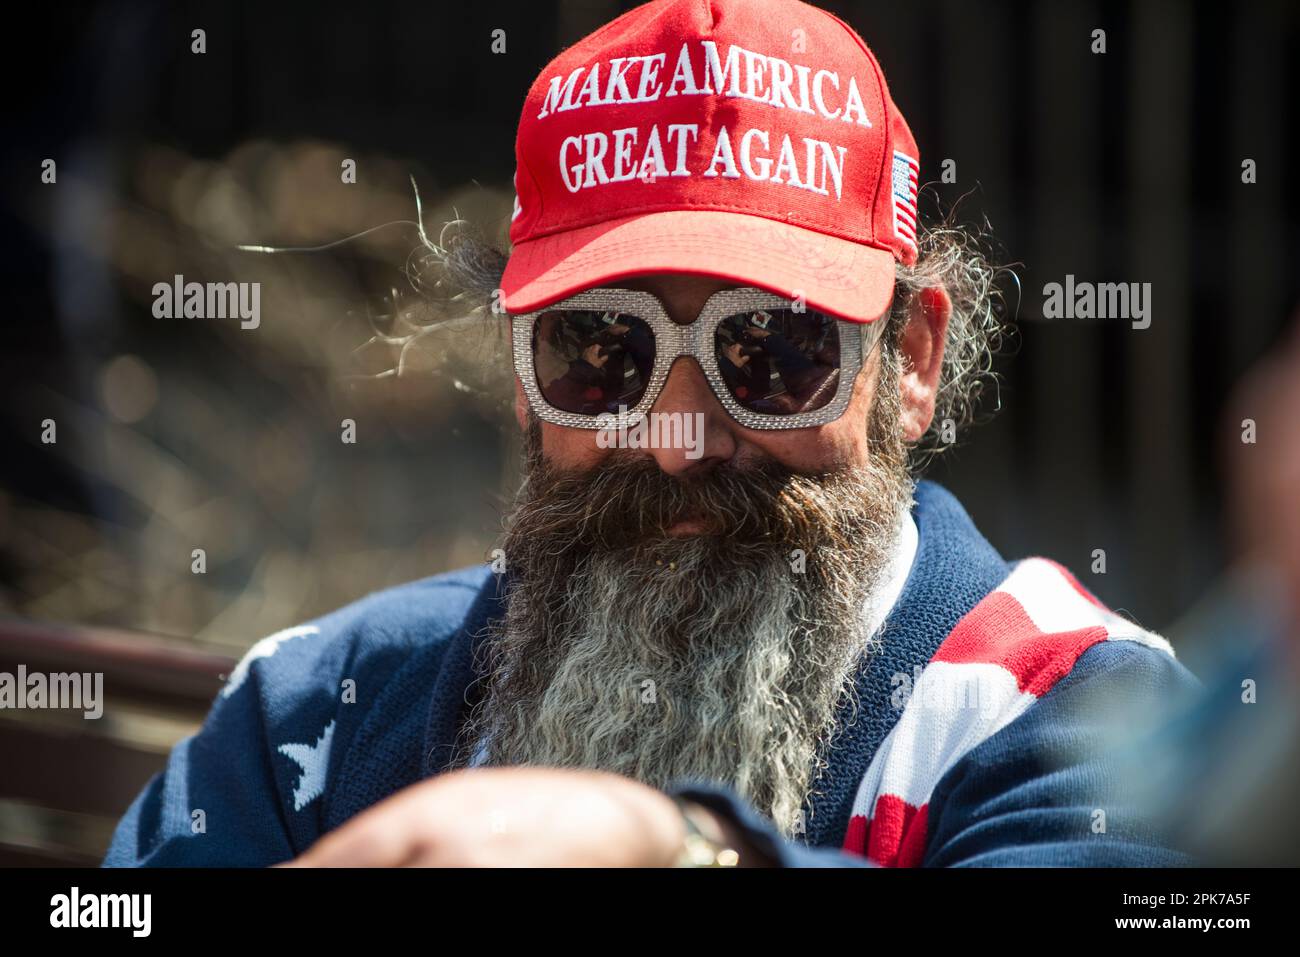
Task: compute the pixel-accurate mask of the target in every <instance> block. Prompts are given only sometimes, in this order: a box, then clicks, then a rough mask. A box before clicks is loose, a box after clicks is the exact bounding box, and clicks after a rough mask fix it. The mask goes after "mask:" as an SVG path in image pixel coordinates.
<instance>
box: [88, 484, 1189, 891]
mask: <svg viewBox="0 0 1300 957" xmlns="http://www.w3.org/2000/svg"><path fill="white" fill-rule="evenodd" d="M915 503H916V504H915V507H914V511H913V517H914V519H915V521H916V526H917V533H918V540H917V551H916V557H915V559H914V561H913V565H912V570H911V572H910V574H909V576H908V579H907V582H906V584H905V585H904V587H903V590H902V593H901V594H900V595H899V598H898V600H897V601H896V602H895V605H894V607H893V609H892V610H891V611H890V613H889V615H888V617H887V618H886V620H885V623H884V626H883V627H882V629H881V630H880V632H879V633H878V635H877V638H876V641H875V642H874V643H873V646H872V650H871V653H870V654H869V655H868V656H866V657H865V658H864V662H863V665H862V666H861V668H860V669H859V671H858V672H857V674H856V676H855V679H854V680H855V690H856V699H857V708H856V709H855V710H853V711H852V712H850V711H847V710H846V711H845V712H844V713H843V715H842V718H843V720H842V721H841V722H840V725H839V730H838V731H837V732H836V734H835V736H834V737H833V738H832V740H831V741H830V743H829V746H828V748H827V750H826V753H825V757H826V761H827V764H826V767H825V769H824V771H823V772H822V773H821V774H820V775H819V777H818V778H817V780H816V782H815V787H814V789H813V793H812V794H811V796H810V798H809V800H808V803H807V804H806V806H805V811H804V815H803V819H802V827H801V828H800V833H797V834H796V835H795V837H794V838H793V839H786V838H784V837H782V836H781V835H780V834H778V832H777V831H776V829H775V828H774V827H773V826H772V824H771V822H769V821H767V820H766V819H765V818H763V817H762V815H760V814H758V813H757V812H756V811H755V810H754V809H752V808H751V807H749V806H748V805H746V804H745V803H744V802H743V801H742V800H740V799H739V798H738V797H737V796H736V795H735V794H733V793H732V792H731V791H729V790H728V789H726V788H725V787H722V786H719V785H717V784H714V783H711V782H690V781H684V782H679V783H678V784H677V785H676V786H675V787H673V788H672V789H671V790H672V791H673V792H674V793H678V794H682V795H685V796H689V797H692V798H694V799H695V800H698V801H701V802H703V803H705V804H708V805H709V806H710V807H713V808H714V809H716V810H718V811H719V812H720V813H723V814H726V815H727V816H728V817H730V818H731V819H732V820H733V822H734V823H735V824H736V825H737V826H738V827H740V828H741V829H743V830H744V831H745V832H746V835H747V839H748V843H750V844H751V845H753V846H754V847H756V848H759V849H760V850H761V851H763V852H764V853H766V854H767V855H768V856H770V857H771V859H772V860H773V861H774V862H776V863H778V864H781V865H785V866H814V867H824V866H841V865H868V866H869V865H873V864H874V865H885V866H917V865H924V866H952V865H1012V866H1017V865H1092V866H1112V865H1113V866H1166V865H1179V864H1185V863H1188V858H1187V857H1186V856H1185V855H1184V854H1183V853H1181V852H1180V851H1179V850H1178V849H1176V848H1174V847H1171V846H1170V841H1169V840H1168V838H1167V836H1166V835H1165V834H1163V833H1162V830H1161V828H1160V827H1159V826H1158V823H1157V822H1155V821H1153V820H1152V819H1151V817H1150V815H1149V814H1146V813H1144V812H1143V811H1142V810H1141V809H1139V808H1138V807H1136V806H1134V805H1133V804H1131V803H1130V802H1128V800H1127V799H1126V797H1125V793H1124V791H1125V789H1124V786H1123V785H1124V780H1123V775H1122V774H1120V773H1119V770H1118V767H1117V764H1116V762H1115V760H1114V758H1113V756H1112V755H1111V753H1110V751H1111V749H1110V748H1109V747H1108V746H1107V743H1106V736H1105V733H1104V730H1103V726H1104V724H1105V721H1104V717H1105V715H1104V712H1105V711H1107V710H1108V709H1109V708H1111V707H1113V705H1114V703H1115V702H1116V701H1122V702H1142V701H1147V702H1153V703H1159V704H1161V705H1162V706H1168V707H1170V708H1173V707H1174V706H1175V705H1176V703H1177V702H1180V701H1184V700H1186V699H1187V698H1188V696H1190V695H1191V694H1193V693H1194V692H1195V691H1196V688H1197V682H1196V680H1195V679H1194V678H1193V677H1192V676H1191V674H1190V673H1189V672H1187V671H1186V669H1184V668H1183V667H1182V666H1181V665H1179V664H1178V663H1177V662H1176V661H1175V659H1174V656H1173V653H1172V650H1171V649H1170V647H1169V645H1168V644H1167V643H1166V642H1165V641H1164V640H1163V639H1161V638H1159V637H1158V636H1156V635H1153V634H1151V633H1149V632H1146V631H1144V630H1143V629H1141V628H1139V627H1138V626H1136V625H1134V624H1133V623H1131V622H1129V621H1127V620H1126V619H1124V618H1122V617H1120V616H1118V615H1116V614H1115V613H1113V612H1111V611H1109V610H1108V609H1107V608H1106V607H1105V606H1104V605H1102V604H1101V603H1100V602H1099V601H1097V599H1096V598H1094V597H1093V596H1092V595H1091V594H1090V593H1089V592H1088V591H1087V590H1086V589H1085V588H1084V587H1083V586H1082V585H1080V584H1079V582H1078V581H1077V580H1076V579H1075V578H1074V577H1073V576H1071V575H1070V573H1069V572H1067V571H1066V570H1065V569H1064V568H1062V567H1061V566H1060V565H1057V564H1056V563H1054V562H1051V561H1048V560H1045V559H1038V558H1033V559H1027V560H1024V561H1019V562H1012V563H1008V562H1006V561H1004V560H1003V559H1002V558H1001V557H1000V556H999V555H998V554H997V553H996V551H995V550H994V549H993V548H992V547H991V546H990V545H989V544H988V542H987V541H985V540H984V538H983V537H982V536H981V535H980V534H979V532H978V531H977V530H976V529H975V527H974V525H973V524H972V523H971V521H970V519H969V517H968V516H967V515H966V513H965V511H964V510H963V509H962V508H961V506H960V505H959V504H958V503H957V501H956V499H954V498H953V497H952V496H951V495H950V494H949V493H948V492H947V491H945V490H944V489H942V488H941V487H939V486H938V485H935V484H934V483H931V482H920V483H918V485H917V488H916V493H915ZM503 592H504V583H503V582H502V581H501V580H500V576H497V575H495V574H493V573H492V572H491V571H490V570H489V569H488V568H486V567H478V568H472V569H466V570H463V571H459V572H453V573H449V574H445V575H439V576H437V577H434V578H430V579H426V580H424V581H420V582H413V583H410V584H407V585H402V586H399V587H396V588H393V589H389V590H387V591H384V592H379V593H377V594H374V595H371V596H369V597H368V598H365V599H363V600H361V601H358V602H356V603H354V604H352V605H349V606H347V607H345V608H342V609H340V610H338V611H335V612H333V613H331V614H329V615H326V616H324V617H322V618H320V619H318V620H317V621H314V622H311V623H308V624H304V625H300V626H297V627H293V628H289V629H286V630H284V631H281V632H279V633H277V634H275V635H271V636H270V637H267V638H264V639H262V640H261V641H259V642H258V643H257V644H255V645H254V646H253V647H252V648H251V649H250V650H249V652H248V653H247V655H245V657H244V658H243V660H242V661H241V662H240V663H239V665H238V666H237V667H236V668H235V669H234V671H233V672H232V673H231V675H230V676H229V679H228V681H227V684H226V686H225V688H224V689H223V690H222V691H221V693H220V694H219V695H218V697H217V699H216V701H215V702H214V704H213V707H212V709H211V711H210V713H209V715H208V717H207V719H206V720H205V722H204V724H203V727H202V728H201V729H200V730H199V732H198V733H197V734H195V735H193V736H191V737H188V738H186V739H185V740H183V741H181V742H180V743H179V744H177V745H176V747H175V748H174V749H173V750H172V752H171V754H170V756H169V757H168V760H167V764H166V767H165V769H164V770H163V771H162V772H161V773H160V774H158V775H156V776H155V777H154V778H153V779H152V780H151V781H150V782H149V784H148V785H147V786H146V787H145V789H144V790H143V791H142V792H141V793H140V794H139V795H138V796H137V798H136V799H135V801H134V802H133V803H132V804H131V806H130V808H129V809H128V810H127V812H126V814H125V816H124V817H123V818H122V820H121V822H120V823H119V824H118V827H117V829H116V832H115V834H114V836H113V840H112V844H111V846H110V848H109V851H108V854H107V856H106V858H105V860H104V864H105V865H106V866H150V865H152V866H168V865H236V866H239V865H243V866H259V865H268V864H273V863H278V862H281V861H285V860H288V859H290V858H292V857H294V856H296V855H297V854H299V853H301V852H302V851H304V850H305V849H306V848H307V847H309V846H310V845H311V844H312V843H313V842H314V841H315V840H316V839H317V838H318V837H320V836H321V835H322V834H324V833H326V832H327V831H330V830H332V829H334V828H336V827H338V826H339V825H341V824H342V823H344V822H345V821H347V820H348V819H349V818H351V817H352V816H354V815H356V814H358V813H359V812H361V811H362V810H364V809H365V808H367V807H369V806H371V805H373V804H375V803H376V802H378V801H380V800H382V799H383V798H385V797H387V796H389V795H390V794H392V793H394V792H396V791H398V790H400V789H401V788H403V787H406V786H407V785H410V784H413V783H415V782H417V781H420V780H422V779H424V778H427V777H429V776H431V775H435V774H438V773H439V772H441V771H442V770H444V769H445V768H446V767H447V764H448V761H449V758H450V756H451V754H452V753H453V751H454V750H455V749H456V748H457V747H458V746H460V745H463V744H464V742H463V741H461V740H460V738H459V734H460V731H461V728H462V725H463V722H464V719H465V716H466V713H467V710H468V708H469V707H471V706H472V704H473V702H474V701H475V700H476V696H477V695H478V694H479V693H481V690H482V682H481V681H480V680H478V679H480V678H481V676H480V675H478V674H476V672H475V666H474V663H475V661H476V659H477V656H476V653H475V652H476V648H477V643H478V642H479V641H481V640H482V638H483V635H484V634H485V629H484V625H485V624H486V623H487V622H488V621H490V620H491V619H492V618H493V617H495V616H498V615H499V614H500V613H501V610H502V600H503ZM198 811H201V812H202V814H201V815H199V814H196V812H198ZM198 821H202V826H197V825H196V822H198ZM1099 821H1100V822H1102V824H1101V826H1100V827H1099Z"/></svg>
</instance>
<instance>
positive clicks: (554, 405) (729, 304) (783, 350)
mask: <svg viewBox="0 0 1300 957" xmlns="http://www.w3.org/2000/svg"><path fill="white" fill-rule="evenodd" d="M511 318H512V320H513V322H512V343H511V344H512V347H513V351H514V360H515V371H516V372H517V373H518V375H519V379H520V381H521V382H522V383H523V386H524V393H525V394H526V395H527V396H528V401H529V403H530V404H531V405H532V408H533V411H534V412H536V413H537V415H538V417H539V418H541V419H542V420H543V421H546V422H550V423H552V424H554V425H566V426H570V427H571V428H579V429H600V428H608V427H609V417H610V416H611V415H615V416H620V417H622V416H623V415H625V414H626V415H629V416H640V415H641V414H643V413H646V412H649V411H650V409H651V407H652V406H653V405H654V403H655V400H656V399H657V398H658V397H659V394H660V393H661V392H662V391H663V388H664V383H665V382H667V380H668V372H669V370H670V369H671V368H672V365H673V363H674V362H675V361H676V360H677V358H678V357H679V356H692V357H694V359H695V361H696V362H698V363H699V365H700V368H701V369H703V370H704V376H705V378H706V379H707V380H708V382H709V386H710V387H711V388H712V389H713V394H714V395H715V396H717V398H718V401H719V402H720V403H721V404H722V407H723V408H724V409H726V410H727V412H728V413H729V414H730V415H731V416H732V418H734V419H735V420H736V421H737V422H739V423H740V424H741V425H743V426H745V427H746V428H750V429H801V428H807V427H808V426H814V425H825V424H826V423H827V422H833V421H834V420H835V419H837V418H839V417H840V416H841V415H842V414H843V413H844V409H845V408H846V407H847V406H848V404H849V398H850V396H851V395H852V392H853V383H854V381H855V380H856V379H857V375H858V371H859V370H860V369H861V368H862V366H863V364H864V363H865V361H866V358H867V356H868V355H869V354H870V352H871V350H872V348H874V347H875V344H876V341H877V340H878V339H879V338H880V334H881V331H882V330H883V329H884V327H885V325H886V318H885V317H881V318H880V319H878V320H877V321H875V322H873V323H870V324H869V325H868V324H864V323H858V322H849V321H847V320H844V319H840V318H837V317H835V316H832V315H830V314H829V313H825V312H820V311H818V310H816V309H812V308H808V307H804V306H801V305H800V306H796V305H795V303H793V302H791V301H790V300H789V299H786V298H783V297H781V296H778V295H776V294H775V293H770V292H766V291H764V290H761V289H753V288H744V289H724V290H723V291H721V292H718V293H715V294H714V295H712V296H710V297H709V299H708V301H707V302H705V304H704V307H703V308H702V309H701V310H700V314H699V316H697V317H696V319H695V321H694V322H692V323H690V324H688V325H679V324H678V323H676V322H673V320H672V319H671V318H670V317H669V315H668V311H667V310H666V309H665V308H664V305H663V303H662V302H660V301H659V299H658V298H657V297H656V296H654V295H652V294H650V293H648V292H641V291H637V290H632V289H591V290H588V291H586V292H582V293H579V294H578V295H576V296H572V297H570V298H568V299H565V300H562V301H561V302H557V303H555V304H554V305H551V306H547V307H546V308H544V309H539V310H537V311H535V312H528V313H521V314H517V315H514V316H512V317H511Z"/></svg>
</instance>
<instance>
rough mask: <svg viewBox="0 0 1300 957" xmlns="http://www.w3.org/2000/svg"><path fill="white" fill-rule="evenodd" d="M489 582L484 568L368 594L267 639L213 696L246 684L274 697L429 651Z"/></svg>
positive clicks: (364, 673) (356, 676) (454, 626)
mask: <svg viewBox="0 0 1300 957" xmlns="http://www.w3.org/2000/svg"><path fill="white" fill-rule="evenodd" d="M493 579H494V576H493V574H492V572H491V570H490V569H489V568H488V567H487V566H486V565H480V566H473V567H469V568H463V569H458V570H456V571H451V572H446V573H443V574H440V575H434V576H431V577H429V578H424V579H420V580H418V581H412V582H407V583H405V584H401V585H395V586H393V587H391V588H386V589H383V590H382V591H377V592H373V593H371V594H369V595H367V596H365V597H364V598H360V599H357V600H356V601H353V602H351V603H349V604H347V605H344V606H342V607H340V608H338V609H336V610H334V611H331V612H329V613H327V614H325V615H322V616H320V617H318V618H314V619H311V620H309V621H307V622H304V623H302V624H298V625H294V626H292V627H289V628H285V629H283V630H281V631H278V632H276V633H274V634H272V635H268V636H266V637H265V638H262V639H261V640H259V641H258V642H257V643H256V644H254V645H253V646H252V647H251V648H249V650H248V651H247V652H246V653H245V655H244V656H243V658H242V659H241V660H240V662H239V664H238V665H237V666H236V667H235V669H234V671H233V672H231V675H230V677H229V680H228V681H227V683H226V686H225V688H223V689H222V691H221V696H222V697H223V698H228V697H230V696H232V695H234V694H236V693H238V692H239V691H240V690H241V689H242V688H243V686H244V685H245V684H246V683H247V682H249V680H250V679H255V680H256V682H257V683H258V684H259V685H260V686H261V687H262V688H263V689H265V690H268V691H270V692H272V693H273V694H274V693H275V692H276V691H287V690H288V689H289V687H291V686H292V685H294V684H296V683H301V682H304V681H306V682H311V683H318V682H319V681H320V680H321V679H322V678H324V677H325V676H327V675H331V676H333V675H341V674H343V673H344V672H346V673H348V675H349V676H351V677H352V678H354V679H360V678H362V677H365V676H369V675H371V674H373V673H374V672H375V671H377V670H378V671H383V670H389V669H391V668H392V667H393V666H395V665H397V664H398V663H400V662H402V661H404V660H406V659H407V658H408V657H409V656H410V655H411V653H412V652H415V651H430V652H435V653H436V651H437V650H438V649H439V648H440V647H442V646H445V644H446V643H447V642H448V641H449V640H450V638H451V637H452V636H453V635H455V634H456V633H457V631H459V629H460V628H461V627H462V625H463V624H464V622H465V619H466V616H467V615H468V614H469V613H470V610H471V608H472V607H473V606H474V604H475V602H476V601H478V600H479V598H480V596H482V595H483V593H484V591H485V589H488V588H490V587H491V586H492V584H493Z"/></svg>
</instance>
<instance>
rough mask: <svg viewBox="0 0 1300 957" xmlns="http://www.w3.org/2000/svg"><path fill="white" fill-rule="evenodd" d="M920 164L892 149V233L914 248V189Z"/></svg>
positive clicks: (918, 176) (919, 174) (919, 173)
mask: <svg viewBox="0 0 1300 957" xmlns="http://www.w3.org/2000/svg"><path fill="white" fill-rule="evenodd" d="M920 178H921V164H920V163H918V162H917V161H916V160H915V159H913V158H912V157H910V156H908V155H907V154H906V153H900V152H899V151H898V150H894V169H893V193H894V234H895V235H896V236H898V238H899V239H901V240H903V241H904V242H906V243H907V244H908V245H909V246H911V247H912V248H913V249H915V248H916V191H917V187H918V184H919V182H920Z"/></svg>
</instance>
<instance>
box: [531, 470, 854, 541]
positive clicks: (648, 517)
mask: <svg viewBox="0 0 1300 957" xmlns="http://www.w3.org/2000/svg"><path fill="white" fill-rule="evenodd" d="M844 487H850V488H852V489H858V488H861V487H862V478H861V476H859V475H858V474H857V473H856V472H855V471H853V470H849V469H846V470H841V471H832V472H826V473H821V474H816V475H805V474H801V473H797V472H795V471H793V470H792V469H789V468H788V467H786V466H784V465H781V464H780V463H778V462H770V461H769V462H762V463H759V464H756V465H753V466H745V467H741V466H735V465H732V464H730V463H723V464H721V465H718V466H716V467H714V468H712V469H710V470H709V471H707V472H705V473H702V474H700V475H698V476H690V477H684V478H683V477H675V476H672V475H669V474H667V473H665V472H664V471H663V470H662V469H660V468H659V466H658V465H657V464H656V463H655V462H654V461H653V460H651V459H647V458H645V457H642V456H636V455H634V454H617V455H614V456H611V457H610V458H609V459H607V460H605V461H604V462H602V463H601V464H600V465H599V466H597V467H596V468H593V469H590V470H571V469H563V468H558V467H556V466H553V465H551V464H550V463H548V462H546V461H544V460H541V459H540V458H539V459H538V460H537V461H535V462H534V463H533V467H532V468H531V469H530V474H529V476H528V479H527V482H526V485H525V488H524V490H523V494H522V496H521V499H520V501H519V502H518V503H517V506H516V508H515V511H514V513H513V516H512V520H511V522H510V527H509V528H508V530H507V535H508V537H509V535H510V533H511V532H512V531H514V530H516V529H518V530H520V531H521V532H524V531H525V530H526V534H527V536H528V538H529V544H531V545H532V546H533V547H536V546H538V545H539V544H542V543H543V542H546V543H549V544H550V545H551V546H552V549H553V550H557V551H559V552H570V551H573V550H589V549H600V550H611V549H620V548H628V547H633V546H636V545H639V544H643V543H647V542H655V541H662V540H665V539H669V538H671V536H670V535H669V534H668V531H669V529H671V528H672V527H673V526H674V525H675V524H677V523H678V522H681V521H685V520H693V521H697V522H700V523H702V524H703V526H704V532H703V534H704V535H705V536H708V537H713V538H717V539H723V540H726V541H727V542H728V543H730V544H731V545H733V546H747V545H772V544H792V545H799V544H801V543H810V542H814V541H821V540H823V539H824V538H825V536H826V533H827V530H828V529H842V530H843V531H845V532H849V531H851V530H852V529H853V528H854V527H855V526H858V525H860V523H861V522H862V521H863V512H862V510H861V509H860V508H858V507H853V506H854V505H855V504H860V503H856V502H855V497H854V496H853V495H847V496H846V495H844V494H842V492H843V488H844ZM863 491H864V493H865V491H866V490H865V489H863Z"/></svg>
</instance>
